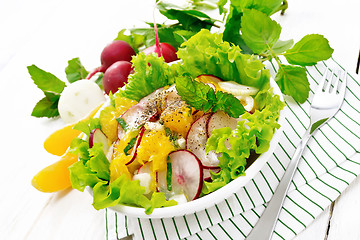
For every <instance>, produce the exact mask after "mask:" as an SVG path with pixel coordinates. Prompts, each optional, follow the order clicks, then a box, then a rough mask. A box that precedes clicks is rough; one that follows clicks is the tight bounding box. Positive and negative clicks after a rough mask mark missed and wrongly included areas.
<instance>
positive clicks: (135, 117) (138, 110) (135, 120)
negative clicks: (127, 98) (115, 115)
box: [118, 103, 157, 139]
mask: <svg viewBox="0 0 360 240" xmlns="http://www.w3.org/2000/svg"><path fill="white" fill-rule="evenodd" d="M156 114H157V109H156V108H148V107H147V106H144V105H143V104H140V103H138V104H135V105H134V106H132V107H131V108H129V109H128V110H126V111H125V112H124V113H123V115H121V117H120V118H122V119H123V120H124V121H125V123H126V126H127V128H128V129H136V128H138V127H139V126H141V125H143V124H144V123H145V122H146V121H148V120H149V119H150V118H151V117H153V116H154V115H156ZM124 135H125V130H124V129H123V128H122V127H121V126H120V124H118V138H120V139H121V138H122V137H124Z"/></svg>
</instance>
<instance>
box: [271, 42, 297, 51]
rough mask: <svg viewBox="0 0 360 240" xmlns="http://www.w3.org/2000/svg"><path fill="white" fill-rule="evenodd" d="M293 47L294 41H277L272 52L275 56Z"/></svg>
mask: <svg viewBox="0 0 360 240" xmlns="http://www.w3.org/2000/svg"><path fill="white" fill-rule="evenodd" d="M293 45H294V40H292V39H290V40H286V41H281V40H278V41H277V42H276V43H275V44H274V45H273V47H272V52H273V53H275V54H280V53H283V52H285V51H286V50H288V49H289V48H291V47H292V46H293Z"/></svg>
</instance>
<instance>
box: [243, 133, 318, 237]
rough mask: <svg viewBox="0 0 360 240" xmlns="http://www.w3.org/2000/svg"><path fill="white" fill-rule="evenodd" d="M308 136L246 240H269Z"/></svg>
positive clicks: (299, 146) (308, 137) (306, 136)
mask: <svg viewBox="0 0 360 240" xmlns="http://www.w3.org/2000/svg"><path fill="white" fill-rule="evenodd" d="M310 136H311V135H310V134H308V132H307V133H305V136H304V137H303V138H302V140H301V141H300V143H299V144H298V146H297V148H296V151H295V153H294V155H293V157H292V159H291V161H290V163H289V165H288V167H287V169H286V171H285V174H284V176H283V177H282V179H281V181H280V183H279V185H278V187H277V189H276V190H275V192H274V195H273V196H272V198H271V200H270V201H269V203H268V205H267V207H266V209H265V210H264V212H263V214H262V215H261V217H260V219H259V220H258V222H257V223H256V225H255V226H254V228H253V229H252V231H251V232H250V233H249V235H248V236H247V238H246V240H259V239H261V240H266V239H270V238H271V236H272V234H273V232H274V229H275V225H276V223H277V220H278V218H279V214H280V211H281V209H282V206H283V203H284V200H285V197H286V194H287V191H288V189H289V186H290V183H291V180H292V179H293V177H294V174H295V170H296V168H297V166H298V164H299V160H300V158H301V155H302V153H303V151H304V149H305V146H306V143H307V142H308V141H309V139H310Z"/></svg>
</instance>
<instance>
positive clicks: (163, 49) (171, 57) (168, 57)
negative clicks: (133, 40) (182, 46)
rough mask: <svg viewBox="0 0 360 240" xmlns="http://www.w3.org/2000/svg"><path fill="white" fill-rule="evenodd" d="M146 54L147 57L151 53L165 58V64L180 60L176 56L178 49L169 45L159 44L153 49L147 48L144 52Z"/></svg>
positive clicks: (152, 47)
mask: <svg viewBox="0 0 360 240" xmlns="http://www.w3.org/2000/svg"><path fill="white" fill-rule="evenodd" d="M144 53H145V54H146V55H148V54H150V53H156V54H157V55H158V56H159V57H160V56H163V58H164V60H165V62H167V63H169V62H173V61H176V60H179V58H178V57H177V55H176V49H175V48H174V47H173V46H171V45H170V44H168V43H159V46H158V47H157V46H156V44H155V45H153V46H151V47H148V48H146V49H145V50H144Z"/></svg>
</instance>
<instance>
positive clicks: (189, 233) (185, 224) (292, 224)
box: [106, 59, 360, 240]
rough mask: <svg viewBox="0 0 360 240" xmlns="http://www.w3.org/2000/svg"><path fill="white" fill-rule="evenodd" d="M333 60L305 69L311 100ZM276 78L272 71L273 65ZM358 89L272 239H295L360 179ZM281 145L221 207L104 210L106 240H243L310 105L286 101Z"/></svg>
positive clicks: (309, 162)
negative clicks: (155, 212) (143, 215)
mask: <svg viewBox="0 0 360 240" xmlns="http://www.w3.org/2000/svg"><path fill="white" fill-rule="evenodd" d="M327 66H328V67H330V68H335V69H342V67H341V66H340V65H339V64H338V63H337V62H336V61H335V60H334V59H330V60H328V61H326V62H322V63H319V64H318V65H316V66H313V67H307V74H308V78H309V81H310V87H311V89H312V90H311V92H310V97H309V99H310V100H311V99H312V95H313V90H314V89H316V87H317V85H318V82H319V80H320V79H321V77H322V74H323V73H324V71H325V68H326V67H327ZM268 68H269V69H270V71H271V74H272V76H275V74H276V68H275V66H274V65H269V66H268ZM356 93H360V83H359V81H358V80H356V79H355V78H354V77H353V76H352V75H350V74H348V87H347V92H346V95H345V101H344V104H343V106H342V108H341V109H340V111H339V112H338V114H337V115H336V116H335V117H334V118H333V119H331V120H330V121H329V122H328V123H327V124H326V125H324V126H323V127H322V128H321V129H319V130H318V131H317V132H316V133H315V135H314V136H313V138H312V139H310V141H309V143H308V146H307V148H306V149H305V151H304V154H303V156H302V160H301V161H300V164H299V166H298V169H297V172H296V174H295V177H294V179H293V181H292V184H291V186H290V190H289V193H288V195H287V198H286V200H285V203H284V206H283V209H282V212H281V214H280V218H279V221H278V224H277V225H276V229H275V234H274V235H273V239H292V238H293V237H294V236H295V235H296V234H298V233H299V232H301V231H302V230H303V229H305V228H306V227H307V226H308V225H309V224H310V223H311V222H312V221H313V220H314V219H315V218H316V217H317V216H318V215H319V214H320V213H321V212H322V211H324V209H325V208H326V207H328V206H329V205H330V204H331V203H332V201H334V200H335V199H336V198H337V197H338V196H339V195H340V194H341V193H342V192H343V191H344V190H345V188H346V187H347V186H348V185H349V184H350V183H351V182H352V181H353V180H354V179H355V178H356V176H357V175H358V174H360V154H359V148H360V123H358V121H357V119H360V94H358V95H359V96H358V95H357V94H356ZM285 100H286V104H287V109H286V111H287V112H286V119H285V124H283V133H282V136H281V140H280V142H279V144H278V146H277V148H276V150H275V151H274V153H273V155H272V157H271V158H270V159H269V161H268V162H267V164H266V165H265V166H264V167H263V169H262V170H261V171H260V172H259V173H258V174H257V175H256V176H255V178H254V179H252V180H251V181H250V182H249V183H248V184H247V185H246V186H245V187H243V188H241V189H240V190H239V191H238V192H236V193H235V194H233V195H232V196H231V197H229V198H228V199H224V201H223V202H222V203H220V204H217V205H215V206H213V207H211V208H208V209H206V210H204V211H199V212H196V213H195V214H191V215H187V216H183V217H175V218H170V219H137V218H136V219H133V218H128V217H125V216H123V215H121V214H120V213H116V212H113V211H112V210H106V239H118V238H122V237H124V236H127V235H130V234H133V235H134V239H146V240H149V239H189V240H190V239H191V240H193V239H244V238H245V237H246V235H247V234H248V233H249V232H250V230H251V229H252V227H253V226H254V225H255V223H256V221H257V220H258V219H259V217H260V215H261V213H262V211H263V210H264V209H265V207H266V202H267V201H269V200H270V198H271V196H272V194H273V192H274V190H275V189H276V187H277V185H278V183H279V181H280V179H281V177H282V175H283V174H284V171H285V168H286V166H287V165H288V163H289V161H290V159H291V157H292V155H293V153H294V152H295V148H296V146H297V144H298V143H299V141H300V138H301V136H302V135H303V134H304V133H305V130H306V128H307V126H308V124H309V115H308V112H309V108H310V100H308V101H306V102H305V103H304V104H301V105H300V104H298V103H296V102H294V101H293V100H292V99H291V98H285Z"/></svg>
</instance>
